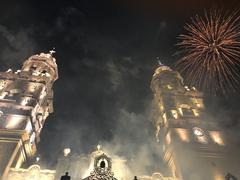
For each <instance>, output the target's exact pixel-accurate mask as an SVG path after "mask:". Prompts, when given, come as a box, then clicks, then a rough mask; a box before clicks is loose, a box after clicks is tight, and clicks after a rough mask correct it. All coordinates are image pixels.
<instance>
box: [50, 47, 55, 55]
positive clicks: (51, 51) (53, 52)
mask: <svg viewBox="0 0 240 180" xmlns="http://www.w3.org/2000/svg"><path fill="white" fill-rule="evenodd" d="M55 53H56V51H55V47H54V48H53V49H52V50H50V51H49V54H51V55H53V54H55Z"/></svg>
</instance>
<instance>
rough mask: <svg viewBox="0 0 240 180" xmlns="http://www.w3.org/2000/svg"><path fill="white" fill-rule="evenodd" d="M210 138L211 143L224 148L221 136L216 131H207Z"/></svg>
mask: <svg viewBox="0 0 240 180" xmlns="http://www.w3.org/2000/svg"><path fill="white" fill-rule="evenodd" d="M209 134H210V137H211V138H212V140H213V142H214V143H216V144H218V145H220V146H224V142H223V138H222V136H221V133H220V132H218V131H209Z"/></svg>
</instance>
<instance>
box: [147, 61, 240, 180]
mask: <svg viewBox="0 0 240 180" xmlns="http://www.w3.org/2000/svg"><path fill="white" fill-rule="evenodd" d="M151 89H152V91H153V93H154V101H155V103H156V106H157V109H158V112H159V114H158V117H157V118H156V119H155V120H154V126H155V129H156V138H157V141H158V142H159V144H160V145H162V150H163V153H162V157H163V159H164V161H165V162H166V163H167V164H168V166H169V169H170V171H171V174H172V177H173V178H174V179H178V180H203V179H204V180H224V176H225V175H226V174H227V173H228V172H232V173H235V175H238V176H239V172H240V171H238V170H237V169H238V167H240V165H239V161H237V160H236V157H235V160H234V155H233V153H231V152H230V151H229V150H230V149H229V147H230V146H229V144H228V143H227V142H228V140H227V137H226V136H225V134H224V132H223V131H222V130H221V129H220V128H219V126H218V125H217V123H216V121H215V120H214V119H213V118H210V117H209V116H208V115H207V113H206V112H205V107H204V103H203V94H202V93H201V92H199V91H198V90H197V89H196V88H195V87H188V86H185V85H184V83H183V79H182V77H181V75H180V74H179V73H178V72H176V71H173V70H172V69H171V68H169V67H168V66H165V65H163V64H160V66H159V67H158V68H157V69H156V70H155V73H154V75H153V78H152V81H151ZM238 157H239V156H238Z"/></svg>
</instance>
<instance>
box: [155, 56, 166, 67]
mask: <svg viewBox="0 0 240 180" xmlns="http://www.w3.org/2000/svg"><path fill="white" fill-rule="evenodd" d="M156 59H157V63H158V65H159V66H163V65H164V64H163V63H162V62H161V60H160V58H159V57H157V58H156Z"/></svg>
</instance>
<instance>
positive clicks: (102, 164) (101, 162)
mask: <svg viewBox="0 0 240 180" xmlns="http://www.w3.org/2000/svg"><path fill="white" fill-rule="evenodd" d="M94 167H95V169H96V170H97V172H98V173H100V174H104V173H106V172H109V171H111V159H110V158H109V157H107V156H106V155H105V154H102V155H101V156H98V157H96V159H95V163H94Z"/></svg>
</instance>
